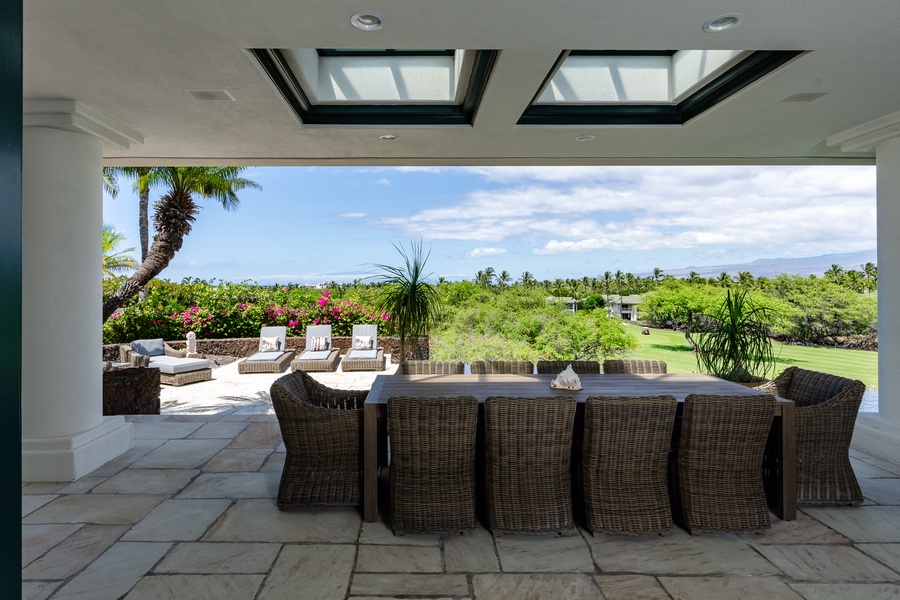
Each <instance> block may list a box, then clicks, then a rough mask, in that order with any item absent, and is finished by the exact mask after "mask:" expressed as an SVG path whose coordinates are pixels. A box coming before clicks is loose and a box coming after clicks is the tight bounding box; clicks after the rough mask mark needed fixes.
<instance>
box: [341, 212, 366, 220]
mask: <svg viewBox="0 0 900 600" xmlns="http://www.w3.org/2000/svg"><path fill="white" fill-rule="evenodd" d="M339 216H341V217H344V218H345V219H362V218H363V217H368V216H369V215H368V213H364V212H345V213H341V214H340V215H339Z"/></svg>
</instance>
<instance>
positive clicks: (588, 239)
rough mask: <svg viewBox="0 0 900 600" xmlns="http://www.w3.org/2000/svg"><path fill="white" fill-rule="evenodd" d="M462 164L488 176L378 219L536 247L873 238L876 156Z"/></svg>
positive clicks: (772, 251) (807, 243) (833, 246)
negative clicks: (862, 161)
mask: <svg viewBox="0 0 900 600" xmlns="http://www.w3.org/2000/svg"><path fill="white" fill-rule="evenodd" d="M466 170H467V171H469V172H471V173H476V174H478V175H480V176H481V177H483V178H484V180H485V186H484V187H482V188H481V189H476V190H473V191H471V192H469V193H468V194H466V195H465V196H464V197H462V198H461V199H459V200H458V201H456V202H455V203H453V204H443V205H441V206H437V207H431V208H424V209H422V210H419V211H415V212H411V213H409V214H406V215H402V216H396V217H382V218H378V219H376V220H375V224H376V225H378V226H381V227H385V228H390V229H395V230H400V231H404V232H406V233H408V234H413V233H414V234H415V235H421V236H422V237H424V238H427V239H433V240H461V241H491V242H497V241H506V242H507V245H509V244H510V243H515V242H524V243H529V242H530V245H532V246H533V250H532V253H533V254H561V253H568V252H589V251H594V250H604V249H608V250H649V251H653V250H666V249H676V248H677V249H691V248H697V249H698V250H699V251H707V252H713V251H719V250H721V249H723V248H726V247H727V248H744V249H760V248H765V252H766V253H767V254H769V255H778V256H801V255H812V254H819V253H828V252H834V251H836V250H838V251H841V252H846V251H853V250H861V249H868V248H872V247H874V245H875V171H874V168H872V167H845V166H831V167H758V166H754V167H496V168H495V167H490V168H488V167H484V168H471V169H466ZM497 184H499V185H497ZM535 244H537V245H535ZM757 252H758V250H757Z"/></svg>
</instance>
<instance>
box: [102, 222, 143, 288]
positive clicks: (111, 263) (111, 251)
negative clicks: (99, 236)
mask: <svg viewBox="0 0 900 600" xmlns="http://www.w3.org/2000/svg"><path fill="white" fill-rule="evenodd" d="M125 239H126V237H125V234H124V233H121V232H119V231H116V229H115V228H114V227H113V226H112V225H104V226H103V261H102V268H103V277H115V276H117V275H119V274H121V273H124V272H126V271H133V270H134V269H137V267H138V265H137V263H136V262H135V260H134V258H133V257H131V256H129V255H128V253H129V252H134V248H126V249H124V250H119V244H121V243H122V242H124V241H125Z"/></svg>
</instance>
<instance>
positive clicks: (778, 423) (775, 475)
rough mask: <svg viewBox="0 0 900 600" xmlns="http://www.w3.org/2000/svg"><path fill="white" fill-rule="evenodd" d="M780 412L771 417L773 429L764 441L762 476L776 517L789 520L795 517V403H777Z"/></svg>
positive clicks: (770, 505)
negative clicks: (764, 452)
mask: <svg viewBox="0 0 900 600" xmlns="http://www.w3.org/2000/svg"><path fill="white" fill-rule="evenodd" d="M779 408H780V409H781V414H779V415H776V416H775V418H774V420H773V421H772V429H771V431H770V432H769V439H768V442H767V443H766V454H765V460H764V462H763V477H764V480H765V484H766V499H767V500H768V502H769V507H770V508H771V509H772V512H773V513H775V516H777V517H778V518H779V519H781V520H783V521H792V520H794V519H796V518H797V475H796V473H797V465H796V462H795V461H796V452H797V440H796V431H795V429H794V416H795V413H794V404H793V402H791V403H787V402H784V403H779Z"/></svg>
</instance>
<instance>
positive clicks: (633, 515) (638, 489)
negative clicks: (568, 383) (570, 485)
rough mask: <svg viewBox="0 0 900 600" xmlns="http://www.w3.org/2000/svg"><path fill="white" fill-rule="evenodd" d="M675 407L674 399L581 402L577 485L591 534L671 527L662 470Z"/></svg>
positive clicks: (656, 530) (591, 399) (666, 530)
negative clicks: (578, 477)
mask: <svg viewBox="0 0 900 600" xmlns="http://www.w3.org/2000/svg"><path fill="white" fill-rule="evenodd" d="M677 405H678V402H677V400H676V399H675V397H674V396H645V397H640V398H634V397H601V396H591V397H589V398H588V399H587V401H586V402H585V414H584V443H583V452H582V464H581V470H580V475H581V476H580V479H581V482H580V483H581V488H582V489H581V492H582V494H583V498H584V511H585V512H584V518H585V524H586V525H587V528H588V529H589V530H590V531H591V533H592V534H596V533H598V532H599V533H613V534H629V535H643V534H652V533H660V534H666V533H669V532H670V531H671V530H672V529H673V527H674V523H673V522H672V507H671V505H670V503H669V487H668V478H667V466H668V457H669V448H670V445H671V442H672V430H673V428H674V425H675V409H676V407H677Z"/></svg>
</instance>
